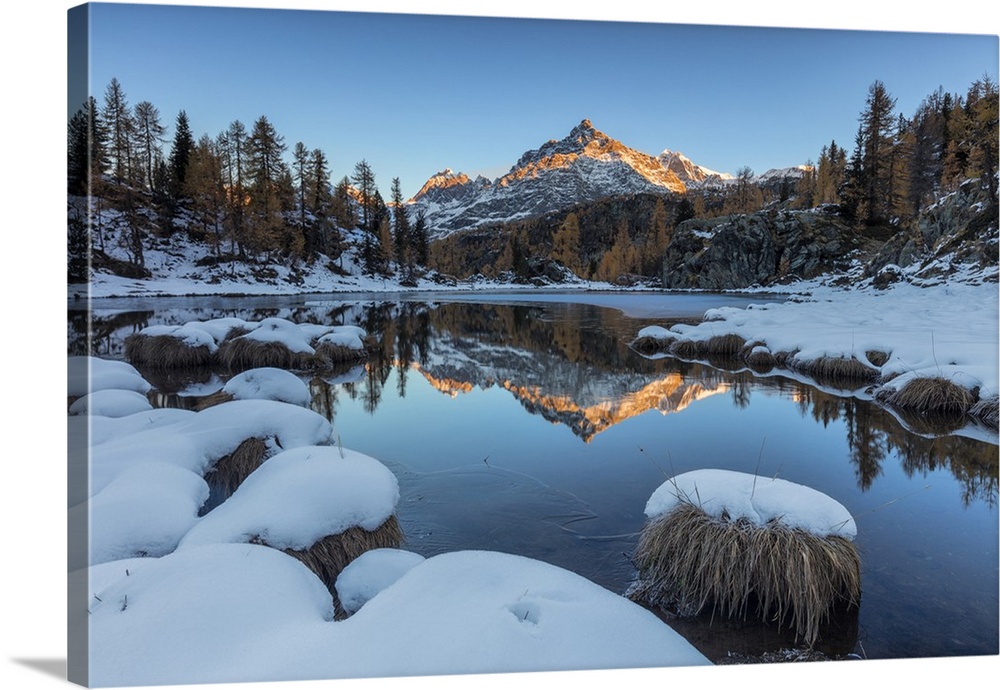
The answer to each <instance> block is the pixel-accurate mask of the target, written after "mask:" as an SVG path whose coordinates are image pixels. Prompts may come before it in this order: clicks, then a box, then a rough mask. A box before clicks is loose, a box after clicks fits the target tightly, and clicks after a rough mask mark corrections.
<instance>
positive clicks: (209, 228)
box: [181, 135, 226, 258]
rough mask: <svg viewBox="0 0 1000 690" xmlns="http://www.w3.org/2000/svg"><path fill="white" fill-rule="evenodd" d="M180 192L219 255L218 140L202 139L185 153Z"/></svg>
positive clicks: (221, 184)
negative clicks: (186, 161) (186, 198)
mask: <svg viewBox="0 0 1000 690" xmlns="http://www.w3.org/2000/svg"><path fill="white" fill-rule="evenodd" d="M185 167H186V170H185V176H184V177H185V182H184V188H183V189H182V190H181V193H182V194H184V195H185V196H186V197H188V198H189V199H191V208H192V210H193V211H194V214H195V218H196V219H197V222H198V224H199V225H200V227H201V230H202V231H203V232H204V233H205V234H207V235H208V236H210V237H211V240H212V248H213V253H214V254H215V256H216V257H217V258H218V257H219V256H221V254H222V241H223V218H224V210H225V201H226V196H225V184H224V179H223V162H222V157H221V155H220V152H219V147H218V140H213V139H211V138H210V137H209V136H208V135H204V136H202V137H201V138H200V139H199V140H198V143H197V145H196V146H195V147H194V149H193V150H192V151H190V152H189V156H188V163H187V165H186V166H185Z"/></svg>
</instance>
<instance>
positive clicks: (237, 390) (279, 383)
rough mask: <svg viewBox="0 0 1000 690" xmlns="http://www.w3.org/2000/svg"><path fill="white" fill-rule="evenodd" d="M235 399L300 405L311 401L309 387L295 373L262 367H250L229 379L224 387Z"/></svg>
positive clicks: (225, 391) (305, 404) (224, 390)
mask: <svg viewBox="0 0 1000 690" xmlns="http://www.w3.org/2000/svg"><path fill="white" fill-rule="evenodd" d="M222 391H223V392H224V393H228V394H229V395H230V396H232V398H233V399H234V400H277V401H279V402H286V403H290V404H292V405H298V406H299V407H308V406H309V403H310V401H311V397H310V395H309V388H308V386H306V384H305V383H303V382H302V379H300V378H299V377H298V376H296V375H295V374H293V373H291V372H289V371H285V370H284V369H276V368H274V367H261V368H259V369H250V370H249V371H244V372H243V373H241V374H237V375H236V376H234V377H233V378H231V379H229V381H228V382H227V383H226V385H225V386H223V387H222Z"/></svg>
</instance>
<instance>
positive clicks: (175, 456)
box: [91, 400, 333, 492]
mask: <svg viewBox="0 0 1000 690" xmlns="http://www.w3.org/2000/svg"><path fill="white" fill-rule="evenodd" d="M153 412H157V411H156V410H154V411H153ZM149 414H152V413H149ZM133 416H145V415H133ZM124 419H126V420H128V419H130V418H128V417H126V418H124ZM162 419H163V420H164V421H163V422H161V423H151V424H143V423H142V420H137V422H135V423H126V424H122V425H121V426H120V427H117V429H118V431H119V432H120V433H114V432H112V433H111V434H110V435H107V431H105V432H104V435H105V438H104V440H103V442H97V438H96V436H95V438H94V440H93V442H92V447H91V491H92V492H97V491H99V490H100V489H102V488H104V487H105V486H106V485H107V484H108V483H109V482H110V481H112V480H113V479H114V478H115V477H116V476H117V475H118V473H119V472H121V471H122V470H124V469H126V468H128V467H131V466H133V465H135V464H136V463H142V462H163V463H166V464H171V465H177V466H178V467H182V468H184V469H187V470H190V471H192V472H194V473H196V474H198V475H199V476H204V475H205V473H206V472H208V470H210V469H212V467H214V465H215V463H216V462H217V461H218V460H219V459H220V458H222V457H223V456H225V455H228V454H229V453H232V452H233V451H234V450H236V448H237V446H239V445H240V443H242V442H243V441H245V440H246V439H248V438H261V439H273V445H274V447H275V448H279V447H280V448H285V449H289V448H297V447H299V446H312V445H321V444H324V443H328V442H329V441H330V438H331V435H332V433H333V428H332V427H331V426H330V422H329V421H327V420H326V419H325V418H324V417H323V416H322V415H320V414H318V413H316V412H313V411H312V410H307V409H304V408H301V407H298V406H296V405H289V404H287V403H282V402H275V401H273V400H232V401H230V402H226V403H222V404H221V405H215V406H213V407H209V408H207V409H205V410H202V411H200V412H197V413H193V414H171V415H165V416H163V417H162Z"/></svg>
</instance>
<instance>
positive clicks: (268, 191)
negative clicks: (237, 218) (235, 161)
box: [246, 115, 291, 255]
mask: <svg viewBox="0 0 1000 690" xmlns="http://www.w3.org/2000/svg"><path fill="white" fill-rule="evenodd" d="M285 148H286V146H285V142H284V138H283V137H281V136H280V135H279V134H278V132H277V130H276V129H275V127H274V125H272V124H271V122H270V121H269V120H268V119H267V116H265V115H261V116H260V117H259V118H257V120H256V122H254V126H253V130H252V131H251V132H250V136H249V137H248V138H247V153H248V156H247V170H246V173H247V178H248V180H249V192H250V207H249V211H250V214H249V216H248V219H247V220H248V221H249V227H248V230H249V237H250V239H251V241H252V243H253V247H254V250H255V251H258V252H264V253H265V254H268V255H269V254H270V253H271V252H273V251H275V250H276V249H279V248H282V245H283V239H285V240H287V238H283V234H284V231H285V224H284V219H283V218H282V215H281V214H282V210H283V209H284V207H285V206H286V203H285V202H286V198H285V196H286V195H285V192H286V191H287V192H291V182H290V178H291V176H290V174H289V173H288V170H287V168H286V166H285V164H284V161H283V160H282V154H283V153H284V152H285Z"/></svg>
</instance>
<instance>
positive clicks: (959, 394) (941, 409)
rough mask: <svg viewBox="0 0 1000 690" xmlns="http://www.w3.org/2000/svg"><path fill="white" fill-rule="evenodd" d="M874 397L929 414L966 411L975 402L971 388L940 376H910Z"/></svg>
mask: <svg viewBox="0 0 1000 690" xmlns="http://www.w3.org/2000/svg"><path fill="white" fill-rule="evenodd" d="M875 399H876V400H878V401H879V402H880V403H883V404H885V405H891V406H892V407H897V408H899V409H903V410H913V411H916V412H921V413H924V414H930V415H965V414H967V413H968V412H969V411H970V410H971V409H972V406H973V405H974V404H975V402H976V400H975V397H974V396H973V394H972V391H970V390H968V389H967V388H963V387H962V386H959V385H957V384H955V383H953V382H951V381H949V380H948V379H946V378H944V377H941V376H922V377H918V378H915V379H911V380H910V381H909V382H907V383H906V384H905V385H904V386H902V387H901V388H898V389H895V390H890V389H886V388H883V389H881V390H879V391H877V392H876V393H875Z"/></svg>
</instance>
